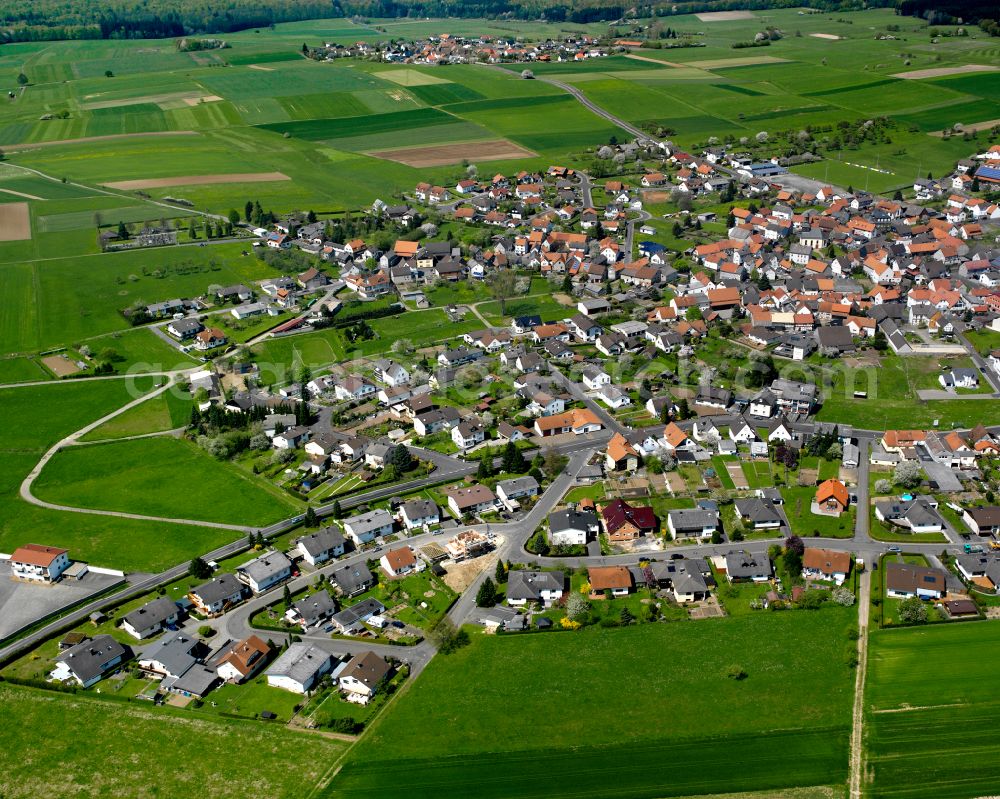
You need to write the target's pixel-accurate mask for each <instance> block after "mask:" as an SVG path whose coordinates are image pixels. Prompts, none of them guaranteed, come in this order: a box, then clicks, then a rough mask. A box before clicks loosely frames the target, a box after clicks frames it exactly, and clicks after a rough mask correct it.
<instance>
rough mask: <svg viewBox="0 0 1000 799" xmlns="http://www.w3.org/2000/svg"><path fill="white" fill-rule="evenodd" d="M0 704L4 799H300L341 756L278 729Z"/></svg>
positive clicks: (121, 705) (74, 702)
mask: <svg viewBox="0 0 1000 799" xmlns="http://www.w3.org/2000/svg"><path fill="white" fill-rule="evenodd" d="M0 701H2V703H3V706H4V708H5V709H6V711H7V712H9V713H12V714H16V716H15V717H16V718H18V719H20V723H19V724H17V725H8V728H7V730H6V732H5V735H4V746H3V749H2V751H0V791H2V792H3V795H4V796H6V797H10V799H25V798H26V797H36V798H37V799H48V798H49V797H59V796H66V795H67V794H68V793H71V794H72V795H74V796H79V797H99V796H128V795H135V794H136V793H137V792H138V793H143V794H145V795H147V796H178V795H183V794H187V793H189V792H191V791H195V790H197V791H206V792H207V793H208V794H210V795H211V796H215V797H220V799H230V798H232V799H236V798H237V797H245V796H246V795H247V793H248V792H254V791H264V792H266V795H268V796H274V797H290V796H301V795H305V794H306V793H307V792H308V791H309V790H310V789H311V788H312V787H313V786H314V785H315V784H316V783H317V782H318V781H319V780H320V778H321V777H322V776H323V774H324V773H325V772H326V771H327V769H329V767H330V763H331V762H332V761H334V760H335V759H336V758H337V757H338V756H339V755H340V754H341V753H342V751H343V749H344V744H343V743H341V742H339V741H335V740H332V739H330V738H326V737H321V736H318V735H308V734H306V733H295V732H291V731H289V730H288V729H287V728H286V727H283V726H276V725H269V724H264V723H261V722H256V721H251V722H246V721H227V720H220V719H218V718H217V717H213V716H211V715H210V714H208V713H199V714H197V715H192V713H191V711H171V710H169V709H166V708H159V709H158V710H157V712H153V711H152V709H149V710H147V709H146V708H144V707H143V706H142V705H141V704H138V703H130V704H129V703H125V702H118V701H111V700H101V699H95V698H89V697H87V698H84V697H82V696H64V695H53V694H51V693H46V692H42V691H36V690H33V689H28V688H19V687H14V686H6V685H5V686H4V687H3V688H0ZM39 741H45V742H46V745H45V746H39ZM192 747H195V748H196V749H197V756H196V757H192V756H191V754H192ZM236 751H241V752H252V753H253V763H252V764H249V763H247V762H246V761H245V760H243V759H241V758H233V756H232V754H233V752H236ZM181 764H183V766H182V765H181Z"/></svg>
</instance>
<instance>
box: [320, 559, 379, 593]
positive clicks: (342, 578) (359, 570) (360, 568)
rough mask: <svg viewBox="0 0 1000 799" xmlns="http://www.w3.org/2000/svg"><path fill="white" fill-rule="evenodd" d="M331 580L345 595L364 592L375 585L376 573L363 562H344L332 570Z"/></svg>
mask: <svg viewBox="0 0 1000 799" xmlns="http://www.w3.org/2000/svg"><path fill="white" fill-rule="evenodd" d="M330 581H331V582H332V583H333V584H334V585H336V586H337V587H338V588H339V589H340V591H341V593H342V594H343V595H344V596H348V597H350V596H357V595H358V594H363V593H364V592H365V591H367V590H368V589H369V588H371V587H372V586H373V585H375V575H374V574H372V573H371V572H370V571H369V570H368V567H367V566H366V565H365V564H363V563H342V564H340V565H339V566H335V567H334V569H333V571H332V572H330Z"/></svg>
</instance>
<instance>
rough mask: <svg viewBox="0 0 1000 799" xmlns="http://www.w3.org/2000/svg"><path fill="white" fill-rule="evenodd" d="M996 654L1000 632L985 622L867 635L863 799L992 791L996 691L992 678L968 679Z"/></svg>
mask: <svg viewBox="0 0 1000 799" xmlns="http://www.w3.org/2000/svg"><path fill="white" fill-rule="evenodd" d="M998 653H1000V629H997V628H996V626H995V625H993V624H990V623H966V624H948V625H935V626H932V627H922V628H920V627H918V628H907V629H887V630H874V631H873V632H872V633H871V636H870V643H869V655H868V664H869V671H868V683H867V690H866V696H865V713H866V717H865V726H866V731H867V734H866V740H865V744H866V750H867V752H866V758H867V768H868V770H869V773H870V775H871V782H870V785H869V786H868V789H867V795H868V796H871V797H918V796H927V795H929V794H933V795H934V796H940V797H949V798H950V797H956V798H957V797H968V796H978V795H986V794H989V793H990V792H991V791H993V790H994V788H995V786H996V785H997V783H998V781H1000V765H998V764H997V762H996V758H995V757H993V753H994V752H995V751H996V749H997V747H998V746H1000V733H998V731H997V729H996V724H995V723H994V719H995V717H996V714H997V711H998V709H1000V693H998V690H997V688H996V687H995V686H994V685H993V683H992V682H991V681H990V680H986V681H982V680H974V679H969V675H970V674H972V673H974V672H975V671H976V669H977V666H978V665H979V664H981V663H989V662H991V661H992V660H993V659H995V658H996V656H997V654H998Z"/></svg>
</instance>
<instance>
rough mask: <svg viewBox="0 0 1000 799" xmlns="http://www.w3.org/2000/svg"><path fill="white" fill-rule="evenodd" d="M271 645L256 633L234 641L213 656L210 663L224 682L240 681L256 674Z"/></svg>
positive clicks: (264, 660)
mask: <svg viewBox="0 0 1000 799" xmlns="http://www.w3.org/2000/svg"><path fill="white" fill-rule="evenodd" d="M270 654H271V647H270V646H269V645H268V644H267V643H265V642H264V641H263V640H261V639H260V638H258V637H257V636H256V635H251V636H249V637H247V638H244V639H243V640H242V641H236V642H235V643H233V644H230V645H229V646H228V647H226V648H224V649H223V650H222V652H220V653H219V654H218V655H216V656H215V658H214V660H213V661H212V662H211V665H213V666H214V667H215V673H216V674H218V675H219V678H220V679H222V680H225V681H226V682H232V683H241V682H245V681H246V680H249V679H251V678H253V677H254V676H256V674H257V673H258V672H259V671H260V670H261V669H262V668H264V665H265V664H266V663H267V658H268V656H269V655H270Z"/></svg>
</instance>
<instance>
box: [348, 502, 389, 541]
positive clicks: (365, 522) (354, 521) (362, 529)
mask: <svg viewBox="0 0 1000 799" xmlns="http://www.w3.org/2000/svg"><path fill="white" fill-rule="evenodd" d="M390 533H392V516H391V515H390V514H389V511H387V510H383V509H381V508H379V509H378V510H373V511H369V512H368V513H362V514H359V515H358V516H352V517H351V518H350V519H346V520H344V534H345V535H346V536H347V537H348V538H350V539H351V540H352V541H353V542H354V543H355V544H356V545H357V546H361V545H362V544H367V543H368V542H369V541H374V540H375V539H376V538H378V537H379V536H384V535H389V534H390Z"/></svg>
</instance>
